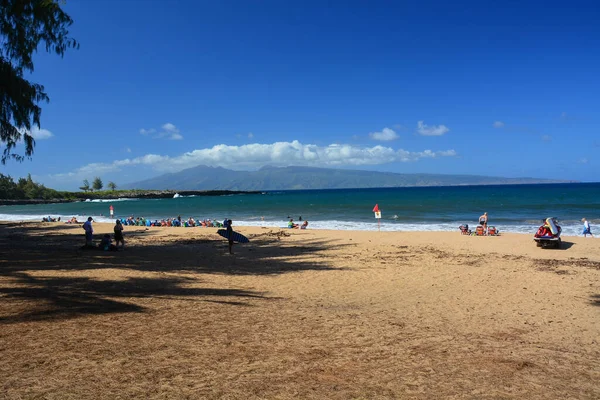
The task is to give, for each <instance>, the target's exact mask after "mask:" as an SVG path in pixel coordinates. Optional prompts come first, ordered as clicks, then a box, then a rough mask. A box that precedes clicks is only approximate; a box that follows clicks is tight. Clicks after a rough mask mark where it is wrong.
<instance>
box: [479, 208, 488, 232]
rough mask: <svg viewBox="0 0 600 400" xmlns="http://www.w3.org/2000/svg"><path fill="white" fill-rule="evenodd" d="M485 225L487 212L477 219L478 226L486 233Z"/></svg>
mask: <svg viewBox="0 0 600 400" xmlns="http://www.w3.org/2000/svg"><path fill="white" fill-rule="evenodd" d="M487 223H488V215H487V212H484V213H483V215H482V216H480V217H479V225H481V226H483V231H484V232H486V231H487Z"/></svg>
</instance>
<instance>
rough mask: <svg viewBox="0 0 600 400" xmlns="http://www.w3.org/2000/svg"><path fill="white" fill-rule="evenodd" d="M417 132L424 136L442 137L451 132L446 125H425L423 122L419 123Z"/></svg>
mask: <svg viewBox="0 0 600 400" xmlns="http://www.w3.org/2000/svg"><path fill="white" fill-rule="evenodd" d="M417 132H418V133H419V134H420V135H423V136H441V135H443V134H445V133H448V132H450V129H448V127H447V126H446V125H438V126H435V125H432V126H429V125H425V123H424V122H423V121H419V122H417Z"/></svg>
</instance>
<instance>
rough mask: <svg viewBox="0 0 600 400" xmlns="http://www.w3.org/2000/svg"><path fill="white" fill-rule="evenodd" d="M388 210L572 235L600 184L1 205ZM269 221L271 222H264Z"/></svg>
mask: <svg viewBox="0 0 600 400" xmlns="http://www.w3.org/2000/svg"><path fill="white" fill-rule="evenodd" d="M375 204H378V205H379V208H380V209H381V211H382V219H381V221H380V222H381V229H382V230H388V231H393V230H400V231H411V230H412V231H415V230H418V231H422V230H439V231H447V230H452V231H455V230H457V227H458V226H459V225H460V224H464V223H467V224H469V225H471V226H475V225H476V223H477V219H478V217H479V215H481V214H483V212H487V213H488V215H489V224H490V225H495V226H496V227H498V228H499V229H500V230H501V231H504V232H521V233H530V232H532V230H535V229H537V227H538V226H539V225H540V221H541V220H542V218H545V217H549V216H555V217H557V218H558V219H559V221H560V222H561V224H562V226H563V228H564V234H566V235H576V234H580V233H581V218H583V217H586V218H587V219H588V220H590V221H591V224H592V227H594V226H595V225H597V224H600V183H581V184H549V185H495V186H453V187H412V188H383V189H340V190H303V191H281V192H266V193H264V194H252V195H250V194H247V195H232V196H220V197H212V196H207V197H204V196H199V197H179V198H174V199H160V200H116V201H115V200H111V201H102V202H101V201H88V202H78V203H68V204H50V205H48V204H44V205H27V206H0V220H41V219H42V217H43V216H49V215H51V216H53V217H58V216H61V217H62V218H63V219H64V218H70V217H72V216H77V217H78V219H80V220H81V219H83V218H84V217H87V216H89V215H91V216H93V217H94V219H96V220H98V221H108V218H107V215H108V213H109V205H113V207H114V210H115V216H117V217H127V216H130V215H133V216H140V217H141V216H143V217H146V218H150V219H152V220H154V219H162V218H169V217H176V216H178V215H181V217H182V218H189V217H194V218H195V219H197V218H200V219H206V218H210V219H215V220H219V221H221V220H223V219H224V218H225V217H228V218H231V219H232V220H233V221H234V223H235V225H246V226H248V225H252V226H261V225H264V226H268V227H277V226H285V225H286V224H287V220H288V216H289V217H291V218H294V220H296V221H297V220H298V219H299V217H300V216H302V218H303V219H304V220H308V221H310V225H309V227H310V228H313V229H355V230H376V229H378V226H377V220H375V218H374V215H373V212H372V209H373V207H374V206H375ZM261 217H264V221H263V220H262V219H261Z"/></svg>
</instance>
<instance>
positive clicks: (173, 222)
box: [121, 215, 223, 228]
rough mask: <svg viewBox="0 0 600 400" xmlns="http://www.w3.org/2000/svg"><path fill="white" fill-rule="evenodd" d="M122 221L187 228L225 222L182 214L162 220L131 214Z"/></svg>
mask: <svg viewBox="0 0 600 400" xmlns="http://www.w3.org/2000/svg"><path fill="white" fill-rule="evenodd" d="M121 223H122V224H123V225H130V226H175V227H185V228H191V227H205V228H213V227H215V228H222V227H223V224H221V223H220V222H217V221H216V220H214V221H213V220H211V219H210V218H209V219H203V220H200V219H199V218H198V219H194V218H192V217H189V218H188V219H182V218H181V215H179V216H177V217H176V218H167V219H161V220H160V221H159V220H158V219H155V220H154V221H152V220H150V219H146V218H144V217H135V218H134V217H133V216H130V217H128V218H121Z"/></svg>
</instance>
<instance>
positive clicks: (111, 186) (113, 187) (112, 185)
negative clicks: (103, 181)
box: [106, 182, 117, 192]
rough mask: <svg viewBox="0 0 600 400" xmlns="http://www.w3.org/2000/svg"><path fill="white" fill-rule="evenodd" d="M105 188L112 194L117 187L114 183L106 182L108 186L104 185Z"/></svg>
mask: <svg viewBox="0 0 600 400" xmlns="http://www.w3.org/2000/svg"><path fill="white" fill-rule="evenodd" d="M106 186H108V188H109V189H110V190H112V191H113V192H114V190H115V189H116V188H117V185H116V184H115V183H114V182H108V185H106Z"/></svg>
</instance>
